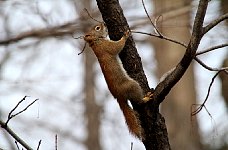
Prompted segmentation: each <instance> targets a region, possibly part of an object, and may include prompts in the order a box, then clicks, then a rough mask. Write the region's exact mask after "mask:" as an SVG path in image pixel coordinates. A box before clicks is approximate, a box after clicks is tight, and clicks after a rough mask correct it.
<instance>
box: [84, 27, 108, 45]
mask: <svg viewBox="0 0 228 150" xmlns="http://www.w3.org/2000/svg"><path fill="white" fill-rule="evenodd" d="M107 36H108V30H107V27H106V26H105V24H104V23H100V24H98V25H96V26H94V27H93V28H92V29H91V30H90V31H89V32H87V33H86V34H85V36H84V40H85V41H87V42H89V41H91V40H96V39H98V38H106V37H107Z"/></svg>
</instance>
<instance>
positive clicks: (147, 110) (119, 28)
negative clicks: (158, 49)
mask: <svg viewBox="0 0 228 150" xmlns="http://www.w3.org/2000/svg"><path fill="white" fill-rule="evenodd" d="M97 5H98V7H99V10H100V12H101V14H102V17H103V20H104V22H105V23H106V25H107V28H108V31H109V36H110V38H111V39H112V40H118V39H120V37H121V36H122V35H123V32H124V31H126V30H128V29H129V26H128V24H127V21H126V18H125V17H124V15H123V11H122V8H121V7H120V5H119V2H118V0H97ZM120 59H121V61H122V63H123V67H124V69H125V70H126V72H127V73H128V75H129V76H130V77H132V78H133V79H135V80H136V81H138V82H139V84H140V85H141V87H142V89H143V90H144V92H145V93H146V92H148V91H150V88H149V86H148V82H147V79H146V76H145V74H144V71H143V68H142V63H141V58H140V57H139V55H138V53H137V50H136V47H135V43H134V41H133V39H132V37H130V38H129V39H128V40H127V42H126V45H125V48H124V49H123V50H122V52H121V54H120ZM132 105H133V108H134V110H135V111H137V112H138V114H139V119H140V121H141V125H142V128H143V129H144V132H145V139H144V140H143V143H144V145H145V147H146V149H147V150H169V149H170V145H169V141H168V133H167V130H166V125H165V120H164V118H163V117H162V115H161V114H160V113H159V104H157V103H153V100H152V101H149V102H148V103H147V104H146V105H137V104H135V103H132Z"/></svg>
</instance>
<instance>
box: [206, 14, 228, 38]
mask: <svg viewBox="0 0 228 150" xmlns="http://www.w3.org/2000/svg"><path fill="white" fill-rule="evenodd" d="M225 19H228V13H226V14H224V15H222V16H220V17H219V18H217V19H215V20H214V21H212V22H211V23H210V24H208V25H207V26H205V27H204V28H203V34H206V33H207V32H208V31H210V30H211V29H212V28H214V27H215V26H216V25H217V24H219V23H220V22H222V21H224V20H225Z"/></svg>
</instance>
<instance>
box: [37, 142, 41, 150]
mask: <svg viewBox="0 0 228 150" xmlns="http://www.w3.org/2000/svg"><path fill="white" fill-rule="evenodd" d="M40 145H41V140H40V141H39V143H38V146H37V150H39V149H40Z"/></svg>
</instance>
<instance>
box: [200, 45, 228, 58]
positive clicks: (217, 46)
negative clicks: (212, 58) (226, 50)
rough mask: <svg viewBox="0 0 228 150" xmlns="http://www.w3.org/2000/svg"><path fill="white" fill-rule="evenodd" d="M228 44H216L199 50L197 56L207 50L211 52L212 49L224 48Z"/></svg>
mask: <svg viewBox="0 0 228 150" xmlns="http://www.w3.org/2000/svg"><path fill="white" fill-rule="evenodd" d="M226 46H228V43H225V44H220V45H216V46H213V47H210V48H207V49H205V50H201V51H199V52H197V53H196V56H198V55H201V54H205V53H207V52H210V51H213V50H216V49H219V48H223V47H226Z"/></svg>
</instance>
